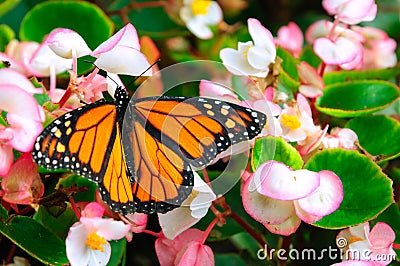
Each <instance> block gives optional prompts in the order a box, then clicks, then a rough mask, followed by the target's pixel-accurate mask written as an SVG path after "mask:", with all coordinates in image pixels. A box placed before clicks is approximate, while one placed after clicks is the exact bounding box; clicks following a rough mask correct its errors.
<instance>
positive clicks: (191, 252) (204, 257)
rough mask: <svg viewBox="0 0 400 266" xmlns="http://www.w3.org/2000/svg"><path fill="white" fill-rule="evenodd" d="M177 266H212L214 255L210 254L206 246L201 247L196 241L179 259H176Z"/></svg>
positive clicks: (210, 251)
mask: <svg viewBox="0 0 400 266" xmlns="http://www.w3.org/2000/svg"><path fill="white" fill-rule="evenodd" d="M177 261H179V262H178V263H177V265H179V266H186V265H194V266H201V265H210V266H213V265H214V264H215V262H214V253H213V252H212V250H211V248H210V247H209V246H207V245H203V244H201V243H200V242H198V241H193V242H191V243H190V244H189V245H188V246H187V248H186V250H185V252H184V253H183V254H182V256H181V257H177V258H176V260H175V263H176V262H177Z"/></svg>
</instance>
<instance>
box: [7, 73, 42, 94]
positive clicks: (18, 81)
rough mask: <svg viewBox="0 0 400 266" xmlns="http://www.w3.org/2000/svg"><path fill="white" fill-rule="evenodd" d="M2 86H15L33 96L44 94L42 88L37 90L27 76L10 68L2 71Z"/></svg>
mask: <svg viewBox="0 0 400 266" xmlns="http://www.w3.org/2000/svg"><path fill="white" fill-rule="evenodd" d="M0 84H14V85H16V86H18V87H19V88H21V89H23V90H24V91H26V92H28V93H31V94H34V93H39V94H40V93H43V90H42V88H35V87H34V86H33V84H32V82H30V81H29V80H28V79H27V78H26V76H24V75H22V74H21V73H19V72H17V71H15V70H12V69H9V68H2V69H0Z"/></svg>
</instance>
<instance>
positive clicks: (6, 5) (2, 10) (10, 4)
mask: <svg viewBox="0 0 400 266" xmlns="http://www.w3.org/2000/svg"><path fill="white" fill-rule="evenodd" d="M19 2H21V0H5V1H2V3H0V17H1V16H3V15H4V14H6V13H7V12H8V11H10V10H11V9H13V8H14V7H15V6H16V5H18V3H19Z"/></svg>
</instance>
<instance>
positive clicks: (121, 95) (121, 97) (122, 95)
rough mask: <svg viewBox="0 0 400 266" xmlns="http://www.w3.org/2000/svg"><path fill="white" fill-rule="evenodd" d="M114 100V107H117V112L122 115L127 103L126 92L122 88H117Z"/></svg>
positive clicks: (127, 95) (127, 96)
mask: <svg viewBox="0 0 400 266" xmlns="http://www.w3.org/2000/svg"><path fill="white" fill-rule="evenodd" d="M114 98H115V100H114V102H115V106H116V107H117V110H118V112H119V113H121V114H124V113H125V111H126V108H127V106H128V103H129V94H128V92H127V91H126V90H125V89H124V88H123V87H121V86H118V87H117V89H116V90H115V94H114Z"/></svg>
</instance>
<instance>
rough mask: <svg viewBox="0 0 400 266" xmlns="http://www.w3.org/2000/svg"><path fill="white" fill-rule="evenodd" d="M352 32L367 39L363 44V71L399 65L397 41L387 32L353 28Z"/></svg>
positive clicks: (370, 28)
mask: <svg viewBox="0 0 400 266" xmlns="http://www.w3.org/2000/svg"><path fill="white" fill-rule="evenodd" d="M352 30H353V31H354V32H357V33H358V34H360V35H361V36H363V37H364V38H365V41H364V42H363V48H364V58H363V59H364V60H363V61H364V62H363V69H377V68H387V67H393V66H395V65H396V63H397V57H396V52H395V51H396V47H397V43H396V41H395V40H393V39H391V38H389V36H388V35H387V33H386V32H384V31H383V30H381V29H377V28H374V27H358V26H353V27H352Z"/></svg>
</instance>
